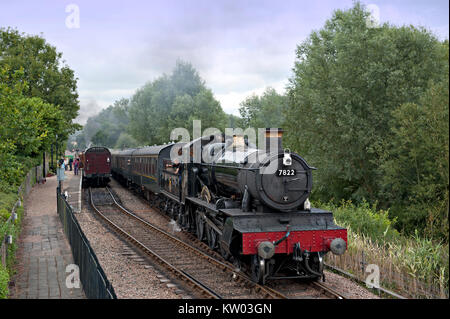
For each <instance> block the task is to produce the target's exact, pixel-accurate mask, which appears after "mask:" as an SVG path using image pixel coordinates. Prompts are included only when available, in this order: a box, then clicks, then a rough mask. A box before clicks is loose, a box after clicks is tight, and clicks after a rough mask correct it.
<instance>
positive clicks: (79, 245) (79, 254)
mask: <svg viewBox="0 0 450 319" xmlns="http://www.w3.org/2000/svg"><path fill="white" fill-rule="evenodd" d="M56 197H57V201H58V215H59V218H60V219H61V222H62V224H63V227H64V233H65V234H66V237H67V239H68V240H69V243H70V246H71V247H72V254H73V258H74V262H75V264H76V265H78V267H79V268H80V281H81V284H82V285H83V290H84V293H85V294H86V297H87V298H90V299H117V296H116V293H115V292H114V288H113V286H112V285H111V283H110V282H109V281H108V279H107V278H106V274H105V272H104V271H103V269H102V267H101V266H100V263H99V262H98V259H97V256H96V255H95V253H94V250H93V249H92V247H91V245H90V244H89V241H88V239H87V238H86V236H85V235H84V233H83V230H82V229H81V227H80V224H78V221H77V219H76V218H75V216H74V214H73V210H72V208H71V207H70V205H69V204H68V203H67V201H66V199H65V197H64V195H62V194H61V193H60V191H59V188H57V189H56Z"/></svg>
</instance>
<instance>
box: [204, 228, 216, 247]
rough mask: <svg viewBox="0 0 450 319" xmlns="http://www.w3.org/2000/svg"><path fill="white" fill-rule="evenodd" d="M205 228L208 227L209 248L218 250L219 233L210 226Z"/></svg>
mask: <svg viewBox="0 0 450 319" xmlns="http://www.w3.org/2000/svg"><path fill="white" fill-rule="evenodd" d="M205 226H206V237H207V240H208V246H209V248H211V249H213V250H214V249H216V246H217V233H216V231H215V230H214V228H212V227H211V226H209V225H208V224H206V225H205Z"/></svg>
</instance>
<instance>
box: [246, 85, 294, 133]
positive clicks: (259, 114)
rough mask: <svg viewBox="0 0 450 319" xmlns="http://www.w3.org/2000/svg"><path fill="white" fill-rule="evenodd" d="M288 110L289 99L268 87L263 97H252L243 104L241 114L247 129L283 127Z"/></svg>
mask: <svg viewBox="0 0 450 319" xmlns="http://www.w3.org/2000/svg"><path fill="white" fill-rule="evenodd" d="M286 109H287V98H286V96H284V95H281V94H278V93H277V91H275V89H273V88H271V87H268V88H266V90H265V91H264V93H263V95H262V96H261V97H259V96H257V95H255V94H254V95H252V96H250V97H247V98H246V99H245V101H243V102H242V103H241V107H240V108H239V112H240V114H241V117H242V122H243V124H244V126H245V127H253V128H255V129H257V128H267V127H282V125H283V123H284V114H285V113H286Z"/></svg>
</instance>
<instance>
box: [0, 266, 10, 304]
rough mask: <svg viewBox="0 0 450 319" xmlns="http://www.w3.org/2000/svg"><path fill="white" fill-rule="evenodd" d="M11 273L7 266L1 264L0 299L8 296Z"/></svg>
mask: <svg viewBox="0 0 450 319" xmlns="http://www.w3.org/2000/svg"><path fill="white" fill-rule="evenodd" d="M8 284H9V273H8V270H6V268H5V267H3V266H2V265H1V264H0V299H6V298H7V297H8V293H9V291H8Z"/></svg>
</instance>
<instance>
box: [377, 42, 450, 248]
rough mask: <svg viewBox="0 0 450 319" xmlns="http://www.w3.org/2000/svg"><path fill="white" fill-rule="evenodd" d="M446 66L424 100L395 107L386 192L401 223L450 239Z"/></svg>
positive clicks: (409, 229) (411, 229) (411, 230)
mask: <svg viewBox="0 0 450 319" xmlns="http://www.w3.org/2000/svg"><path fill="white" fill-rule="evenodd" d="M446 46H447V59H448V43H446ZM447 61H448V60H447ZM446 70H447V72H446V76H444V79H443V80H442V81H441V82H438V83H433V82H431V83H430V86H429V88H428V90H427V91H426V92H425V93H424V94H423V95H422V97H421V98H420V100H419V102H418V103H404V104H402V105H401V106H400V107H398V108H397V109H395V110H394V111H393V112H392V116H393V125H392V127H391V131H392V133H393V138H392V139H391V140H390V143H389V146H390V148H389V153H388V154H386V159H385V161H384V163H383V165H382V170H383V172H384V174H383V185H384V189H383V190H384V192H385V194H384V195H385V196H384V197H385V198H387V199H388V200H389V203H390V204H392V205H393V206H394V207H393V208H392V209H391V214H392V215H393V216H396V217H397V218H398V220H399V227H401V228H402V229H404V230H406V231H407V232H409V233H414V231H415V230H416V229H418V230H419V231H420V233H422V234H425V235H428V236H431V237H434V238H437V239H442V238H444V240H445V241H446V242H448V236H449V233H448V231H449V224H448V210H449V206H448V205H449V204H448V203H449V197H448V189H449V87H448V86H449V83H448V75H449V74H448V65H447V67H446ZM423 225H426V227H423Z"/></svg>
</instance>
